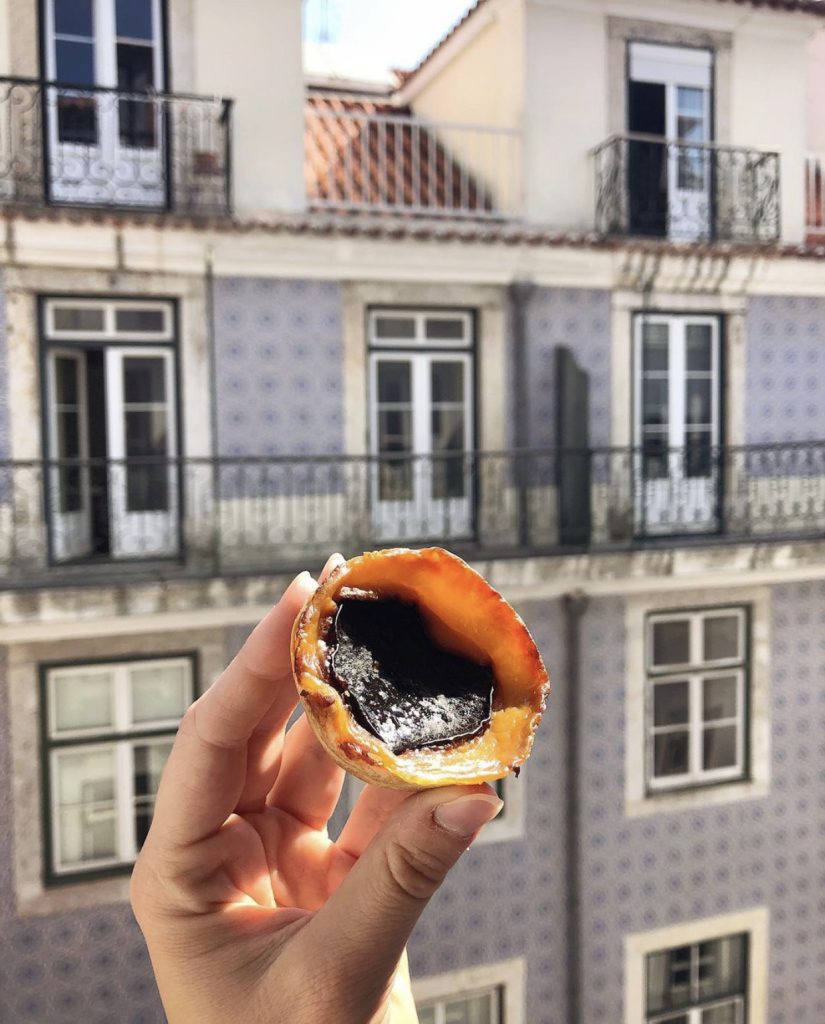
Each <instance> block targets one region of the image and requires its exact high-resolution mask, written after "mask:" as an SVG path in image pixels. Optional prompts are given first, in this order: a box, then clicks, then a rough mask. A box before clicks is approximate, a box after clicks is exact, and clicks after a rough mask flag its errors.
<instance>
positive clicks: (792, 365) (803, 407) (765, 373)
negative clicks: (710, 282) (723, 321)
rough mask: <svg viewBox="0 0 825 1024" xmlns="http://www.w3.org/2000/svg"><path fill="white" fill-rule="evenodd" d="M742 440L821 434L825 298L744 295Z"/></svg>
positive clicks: (824, 428) (824, 429)
mask: <svg viewBox="0 0 825 1024" xmlns="http://www.w3.org/2000/svg"><path fill="white" fill-rule="evenodd" d="M746 335H747V340H746V347H747V357H746V359H747V368H746V385H745V409H746V414H745V415H746V424H745V442H746V443H747V444H768V443H771V442H776V443H787V442H791V441H819V440H823V439H825V299H821V298H801V297H799V298H797V297H784V296H765V297H758V298H752V299H749V300H748V306H747V318H746Z"/></svg>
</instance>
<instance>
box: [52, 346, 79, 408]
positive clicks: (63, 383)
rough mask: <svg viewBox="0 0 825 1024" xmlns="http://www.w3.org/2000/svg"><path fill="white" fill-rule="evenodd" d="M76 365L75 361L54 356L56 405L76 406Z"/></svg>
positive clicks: (77, 394)
mask: <svg viewBox="0 0 825 1024" xmlns="http://www.w3.org/2000/svg"><path fill="white" fill-rule="evenodd" d="M78 376H79V374H78V363H77V360H75V359H66V358H65V357H63V356H56V357H55V360H54V377H55V385H56V390H57V404H58V405H77V403H78V400H79V391H80V388H79V384H80V382H79V381H78Z"/></svg>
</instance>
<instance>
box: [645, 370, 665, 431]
mask: <svg viewBox="0 0 825 1024" xmlns="http://www.w3.org/2000/svg"><path fill="white" fill-rule="evenodd" d="M669 408H670V406H669V397H668V383H667V380H663V379H661V378H658V377H654V378H652V379H650V378H648V379H645V380H644V381H643V382H642V425H643V426H645V427H666V426H667V425H668V421H669V417H668V413H669Z"/></svg>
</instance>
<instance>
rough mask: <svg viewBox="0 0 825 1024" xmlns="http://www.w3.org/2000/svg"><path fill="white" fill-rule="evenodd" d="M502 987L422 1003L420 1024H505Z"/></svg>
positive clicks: (419, 1014) (419, 1016) (419, 1017)
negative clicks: (502, 1008)
mask: <svg viewBox="0 0 825 1024" xmlns="http://www.w3.org/2000/svg"><path fill="white" fill-rule="evenodd" d="M501 1000H502V989H501V987H500V986H497V987H495V988H490V989H487V990H486V991H484V992H473V993H470V994H467V995H460V996H455V997H453V998H450V999H436V1000H433V1001H431V1002H429V1003H422V1004H421V1005H420V1006H419V1007H418V1008H417V1009H418V1024H503V1021H504V1017H503V1016H502V1013H501Z"/></svg>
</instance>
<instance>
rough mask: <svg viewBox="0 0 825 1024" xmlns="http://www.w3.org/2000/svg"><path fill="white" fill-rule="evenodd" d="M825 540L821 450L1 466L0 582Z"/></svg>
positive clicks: (815, 446)
mask: <svg viewBox="0 0 825 1024" xmlns="http://www.w3.org/2000/svg"><path fill="white" fill-rule="evenodd" d="M821 536H825V441H823V442H816V443H804V444H803V443H801V444H785V445H757V446H749V447H742V448H710V447H707V446H703V445H701V444H697V445H693V446H692V447H690V448H686V449H678V450H668V449H663V448H661V447H653V446H649V447H647V448H645V449H591V450H586V451H580V450H535V451H532V450H531V451H514V452H467V453H451V454H448V455H442V456H438V457H435V456H433V457H426V458H425V457H417V456H413V457H410V456H405V455H397V454H393V455H386V456H380V457H367V456H352V457H343V456H341V457H326V456H325V457H317V458H316V457H313V458H269V457H267V458H224V459H216V460H210V459H185V460H164V461H159V460H151V459H143V460H130V461H128V462H123V461H111V460H109V461H104V460H90V461H84V462H78V461H63V462H4V463H0V579H4V580H6V581H7V582H10V581H16V582H25V581H27V580H35V581H36V580H37V579H39V578H40V577H41V576H43V575H45V576H47V577H54V576H56V575H59V574H60V573H61V572H66V573H70V574H73V575H75V576H77V574H78V573H80V574H81V575H82V574H87V575H88V574H89V573H90V572H91V571H92V569H93V568H94V567H97V569H101V570H103V571H105V569H104V567H105V566H106V565H107V564H109V563H111V564H112V565H113V567H114V570H116V571H117V572H118V573H121V572H122V571H123V565H124V564H125V563H135V564H136V565H137V566H140V565H143V566H145V565H146V563H147V560H148V561H149V562H150V563H151V565H152V567H153V568H152V571H153V572H154V573H158V572H159V573H162V574H175V573H181V572H184V573H185V572H203V573H231V572H234V571H261V572H266V571H272V570H275V569H283V568H291V567H293V566H295V565H297V564H300V563H301V562H303V561H306V560H307V559H309V558H316V557H320V556H321V555H322V554H323V553H324V552H328V551H329V550H333V549H336V548H342V549H343V550H345V551H358V550H365V549H368V548H372V547H376V546H381V545H389V544H397V543H406V544H420V543H426V542H437V543H440V544H444V545H446V546H448V547H451V548H454V549H455V550H457V551H460V552H466V553H468V554H470V555H472V554H473V553H484V554H486V555H487V556H489V557H494V556H498V555H501V556H504V555H525V556H527V555H533V554H556V553H562V552H569V551H621V550H628V549H632V548H634V547H637V546H640V545H650V544H659V545H664V546H674V545H682V544H690V543H715V542H719V541H725V540H733V541H736V540H741V541H763V540H764V541H767V540H777V539H789V538H797V539H802V538H805V539H810V538H816V537H821Z"/></svg>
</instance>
